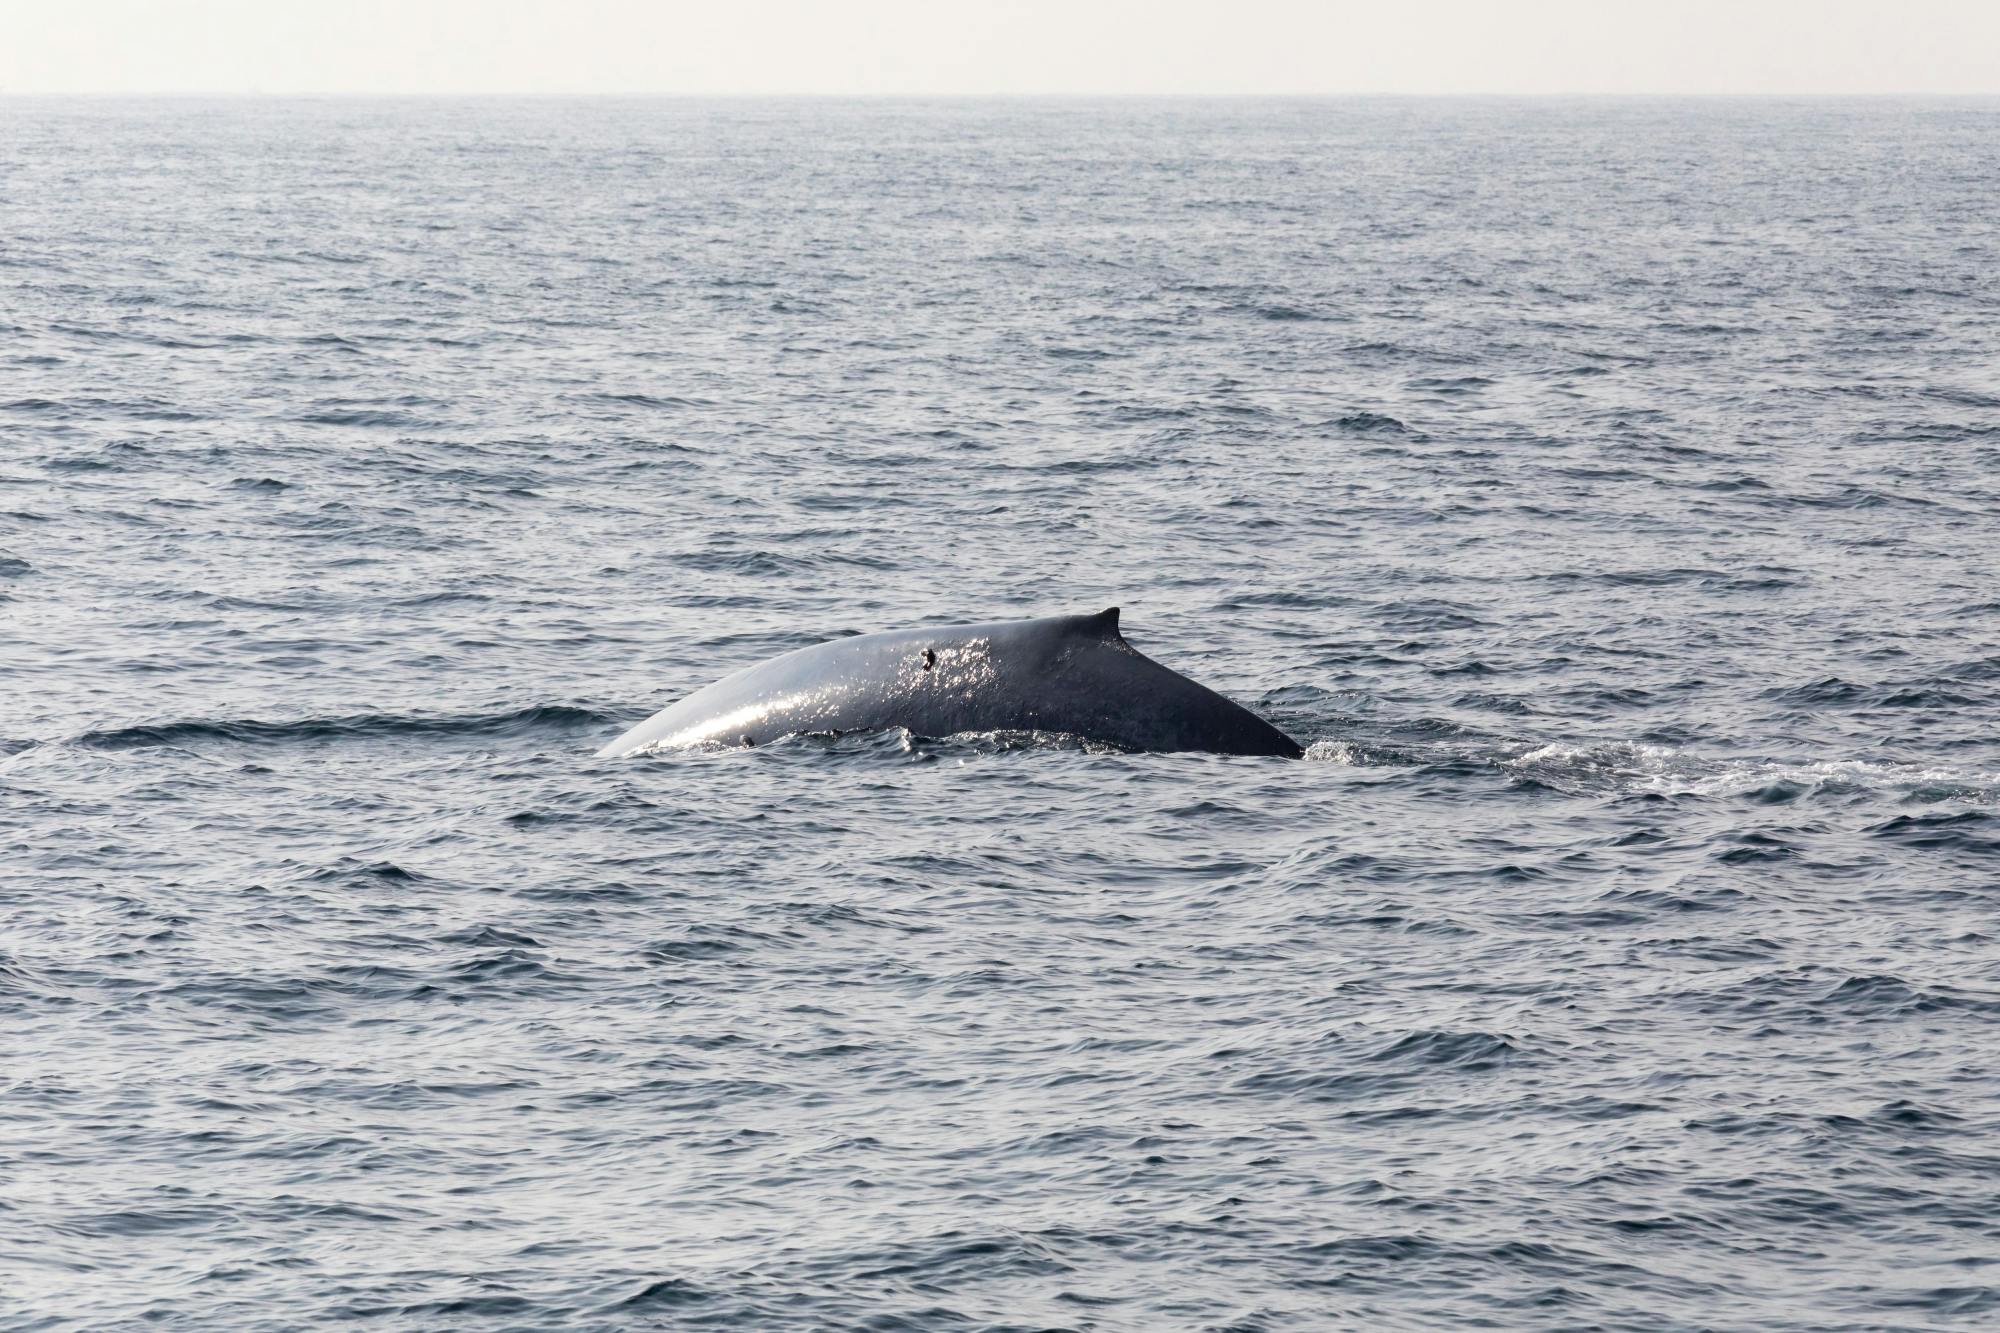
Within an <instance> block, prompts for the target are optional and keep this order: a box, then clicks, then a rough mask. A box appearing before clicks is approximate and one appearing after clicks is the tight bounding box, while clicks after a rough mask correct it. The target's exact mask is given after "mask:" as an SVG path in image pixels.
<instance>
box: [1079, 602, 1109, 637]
mask: <svg viewBox="0 0 2000 1333" xmlns="http://www.w3.org/2000/svg"><path fill="white" fill-rule="evenodd" d="M1077 619H1078V620H1080V621H1082V622H1083V623H1082V625H1081V628H1082V630H1083V632H1084V633H1085V634H1088V635H1090V636H1091V637H1092V638H1096V639H1115V638H1117V637H1118V608H1117V607H1115V606H1107V607H1106V608H1104V610H1102V611H1099V612H1098V613H1097V614H1096V615H1094V616H1078V617H1077Z"/></svg>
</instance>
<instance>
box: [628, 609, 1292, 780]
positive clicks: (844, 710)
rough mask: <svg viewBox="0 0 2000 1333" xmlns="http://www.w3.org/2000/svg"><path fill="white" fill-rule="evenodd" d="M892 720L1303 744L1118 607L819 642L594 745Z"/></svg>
mask: <svg viewBox="0 0 2000 1333" xmlns="http://www.w3.org/2000/svg"><path fill="white" fill-rule="evenodd" d="M892 727H903V728H906V729H908V730H909V731H912V732H914V733H916V734H918V735H921V736H951V735H956V734H958V733H961V732H983V731H1048V732H1063V733H1068V734H1071V735H1075V736H1080V737H1082V738H1084V739H1086V740H1093V741H1100V742H1103V743H1106V744H1111V745H1118V746H1123V747H1125V748H1127V749H1132V750H1159V751H1177V750H1203V751H1209V752H1213V753H1220V754H1258V755H1285V756H1289V757H1293V758H1296V757H1298V756H1299V754H1300V753H1301V751H1300V749H1299V746H1298V744H1297V743H1296V742H1294V741H1293V740H1292V739H1291V737H1289V736H1287V735H1285V734H1284V733H1283V732H1281V731H1279V730H1278V729H1277V728H1276V727H1273V726H1272V725H1271V724H1270V723H1268V722H1266V721H1264V720H1263V719H1262V718H1260V717H1258V716H1257V715H1256V714H1255V713H1252V712H1250V711H1249V710H1248V709H1246V708H1243V707H1242V706H1240V705H1238V704H1236V703H1233V702H1231V701H1230V700H1228V699H1225V698H1224V697H1222V696H1221V695H1219V694H1217V693H1215V691H1213V690H1210V689H1207V688H1206V687H1204V686H1201V685H1198V684H1196V683H1195V682H1194V681H1191V680H1189V679H1188V678H1187V677H1185V676H1183V675H1181V674H1179V673H1178V672H1175V671H1172V670H1170V669H1168V668H1167V667H1164V666H1161V665H1160V664H1159V663H1158V662H1155V661H1153V660H1152V659H1151V658H1149V657H1146V656H1145V655H1143V654H1142V653H1140V652H1139V651H1138V650H1137V649H1135V648H1133V647H1132V646H1131V645H1130V644H1129V643H1127V642H1125V639H1124V638H1123V636H1122V635H1120V634H1119V632H1118V608H1117V607H1112V608H1110V609H1109V610H1106V611H1101V612H1098V613H1097V614H1096V615H1087V616H1050V617H1047V618H1044V619H1040V620H1016V621H999V622H995V623H991V624H980V625H952V626H945V627H939V628H930V629H912V630H890V631H887V632H885V633H880V634H861V635H855V636H853V637H851V638H844V639H834V640H831V641H829V642H827V643H820V644H814V645H813V646H812V647H810V648H801V649H798V650H797V651H794V652H789V653H785V654H783V655H782V656H779V657H774V658H772V659H771V660H769V661H768V662H763V663H760V664H759V665H757V666H753V667H749V668H747V669H745V670H743V671H739V672H737V673H736V674H735V675H732V676H727V677H724V678H723V679H722V680H719V681H717V682H715V684H713V685H710V686H708V687H706V688H705V689H701V690H697V691H696V692H695V693H693V694H691V695H689V696H688V697H687V698H685V699H682V700H681V701H680V702H679V703H676V704H672V705H670V706H669V707H667V708H665V709H662V710H661V711H660V712H658V713H656V714H655V715H654V716H652V717H651V718H648V719H647V720H646V721H644V722H642V723H640V724H639V725H638V726H636V727H634V728H632V729H631V730H630V731H628V732H626V733H625V734H624V735H622V736H620V737H619V738H618V739H617V740H615V741H613V742H611V744H609V745H607V746H605V747H604V749H603V750H601V751H599V754H600V755H601V756H604V757H614V756H619V755H629V754H634V753H639V752H643V751H648V750H655V749H667V748H674V747H679V746H687V745H700V744H707V743H719V744H725V745H762V744H765V743H766V742H768V741H772V740H776V739H777V738H778V737H780V736H784V735H789V734H792V733H795V732H851V731H864V732H865V731H884V730H888V729H889V728H892Z"/></svg>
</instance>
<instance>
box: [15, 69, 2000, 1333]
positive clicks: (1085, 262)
mask: <svg viewBox="0 0 2000 1333" xmlns="http://www.w3.org/2000/svg"><path fill="white" fill-rule="evenodd" d="M1997 189H2000V103H1994V102H1981V101H1956V102H1901V101H1857V102H1791V101H1750V102H1731V101H1704V102H1651V101H1618V102H1561V101H1492V102H1485V101H1442V102H1429V101H1414V102H1400V101H1367V102H1338V101H1334V102H1277V101H1272V102H1262V101H1229V102H1214V103H1204V102H1142V101H1132V102H1104V103H1070V102H1053V101H1016V102H931V103H926V102H758V101H732V102H617V101H574V102H572V101H484V102H482V101H462V102H424V101H412V102H398V101H317V102H314V101H297V102H277V101H261V100H239V101H218V102H204V101H187V100H182V101H164V102H123V101H89V100H83V101H54V100H48V101H39V100H14V101H7V102H0V850H3V851H4V857H0V1324H4V1326H5V1327H6V1328H9V1329H16V1328H18V1329H79V1330H80V1329H105V1328H117V1327H123V1326H138V1325H141V1324H144V1325H148V1326H166V1327H188V1328H204V1329H213V1328H244V1329H252V1328H254V1329H290V1328H297V1327H300V1326H302V1325H309V1324H315V1323H320V1322H332V1321H337V1320H350V1319H356V1318H359V1319H362V1320H364V1321H365V1322H366V1323H367V1324H369V1325H372V1326H377V1327H385V1328H413V1329H415V1328H438V1327H456V1326H477V1327H495V1328H501V1327H505V1328H522V1329H532V1328H551V1327H564V1328H622V1327H632V1326H657V1327H699V1326H715V1327H727V1328H732V1329H738V1328H741V1329H749V1328H756V1329H775V1328H799V1329H822V1328H826V1329H838V1328H870V1329H926V1330H928V1329H941V1328H955V1327H966V1328H1012V1329H1031V1328H1071V1329H1100V1330H1151V1329H1160V1328H1215V1329H1224V1328H1227V1329H1240V1330H1261V1329H1274V1330H1275V1329H1305V1328H1327V1327H1340V1326H1348V1327H1369V1328H1411V1329H1419V1328H1437V1327H1442V1326H1468V1325H1483V1326H1488V1327H1572V1328H1586V1327H1618V1328H1648V1329H1650V1328H1659V1329H1666V1328H1686V1327H1691V1326H1708V1327H1733V1328H1763V1329H1780V1328H1783V1329H1806V1328H1824V1327H1832V1326H1838V1327H1851V1328H1897V1329H1904V1328H1909V1329H1916V1328H1935V1327H1945V1326H1973V1325H1980V1324H1990V1323H1992V1322H1993V1321H1995V1320H1996V1319H2000V1271H1996V1263H2000V1185H1996V1181H2000V1070H1996V1068H1995V1067H1994V1066H1995V1060H1996V1056H2000V925H1997V924H1996V917H1995V908H1996V904H1997V903H2000V739H1996V736H1995V731H1994V717H1995V705H1996V703H2000V482H1996V478H2000V289H1996V279H1995V275H1996V274H2000V231H1997V230H1996V228H1995V226H1994V215H1993V209H1994V200H1995V197H1996V190H1997ZM1114 604H1116V605H1119V606H1122V607H1123V608H1124V625H1125V632H1126V634H1127V637H1128V638H1129V639H1130V640H1131V641H1132V642H1133V643H1134V644H1135V645H1136V646H1137V647H1139V648H1140V649H1141V650H1142V651H1144V652H1147V653H1148V654H1150V655H1152V656H1154V657H1156V658H1158V659H1160V660H1162V661H1164V662H1166V663H1167V664H1169V665H1171V666H1173V667H1175V668H1177V669H1179V670H1182V671H1184V672H1186V673H1188V674H1190V675H1192V676H1193V677H1195V678H1196V679H1198V680H1201V681H1202V682H1204V683H1205V684H1208V685H1210V686H1213V687H1215V688H1217V689H1220V690H1222V691H1224V692H1226V693H1228V694H1229V695H1231V696H1232V697H1234V698H1236V699H1238V700H1240V701H1242V702H1244V703H1245V704H1247V705H1249V706H1251V707H1253V708H1255V709H1257V710H1258V711H1260V712H1261V713H1263V714H1264V715H1265V716H1267V717H1269V718H1271V719H1272V720H1274V721H1275V722H1277V723H1278V724H1279V725H1280V726H1282V727H1284V728H1286V729H1287V730H1288V731H1290V732H1291V733H1292V734H1294V735H1296V736H1298V737H1299V738H1300V739H1301V740H1302V741H1304V742H1307V743H1309V746H1310V750H1309V755H1308V758H1307V759H1306V760H1305V761H1304V762H1288V761H1281V760H1259V759H1240V758H1220V757H1204V756H1198V755H1126V754H1120V753H1102V752H1096V751H1093V750H1089V749H1085V748H1083V747H1081V746H1079V745H1077V744H1075V743H1074V742H1072V741H1067V740H1065V739H1064V738H1061V737H1039V738H1029V739H1027V740H1023V739H1021V738H1019V737H1004V736H983V737H982V736H974V737H958V738H931V737H914V736H908V735H903V734H900V733H895V734H887V735H876V736H848V737H844V738H840V739H838V740H829V739H826V738H800V739H795V740H792V741H787V742H783V743H779V744H776V745H772V746H768V747H759V748H757V749H755V750H750V751H724V752H716V753H698V754H682V755H674V756H668V757H662V758H657V759H651V760H641V761H633V762H607V761H598V760H594V759H593V758H591V753H592V751H593V750H594V749H595V748H596V747H597V746H599V745H601V744H602V743H603V742H605V741H606V740H608V739H609V738H610V737H611V736H612V735H614V734H616V732H617V731H618V730H620V729H621V728H622V727H624V726H626V725H628V724H629V723H631V722H633V721H636V720H637V719H639V718H641V717H643V716H645V715H646V714H648V713H649V712H651V711H653V710H654V709H656V708H658V707H659V706H661V705H662V704H664V703H666V702H669V701H671V700H672V699H674V698H676V697H678V696H679V695H681V694H683V693H685V692H687V691H689V690H691V689H694V688H697V687H699V686H701V685H703V684H706V683H707V682H709V681H711V680H714V679H715V678H717V677H719V676H721V675H723V674H725V673H727V672H729V671H732V670H734V669H737V668H739V667H742V666H744V665H747V664H750V663H753V662H756V661H759V660H761V659H763V658H765V657H767V656H770V655H772V654H774V653H778V652H781V651H784V650H787V649H790V648H794V647H798V646H801V645H805V644H809V643H813V642H816V641H818V640H821V639H824V638H828V637H831V636H834V635H838V634H844V633H850V632H857V631H868V630H877V629H890V628H898V627H905V626H913V625H921V624H927V623H938V624H948V623H954V622H963V621H972V620H987V619H1002V618H1010V617H1014V616H1031V615H1047V614H1062V613H1076V612H1086V611H1096V610H1099V609H1101V608H1103V607H1105V606H1110V605H1114Z"/></svg>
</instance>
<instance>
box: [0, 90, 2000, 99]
mask: <svg viewBox="0 0 2000 1333" xmlns="http://www.w3.org/2000/svg"><path fill="white" fill-rule="evenodd" d="M29 97H92V98H113V97H155V98H178V97H186V98H196V97H212V98H241V99H245V100H249V99H254V98H287V97H295V98H355V99H368V98H380V99H389V98H436V99H439V100H446V99H465V100H471V99H475V98H498V97H509V98H576V99H604V100H610V99H615V98H623V99H641V98H644V99H653V100H659V101H696V100H732V99H742V100H749V99H762V100H767V101H776V100H786V99H791V100H798V101H808V100H811V101H926V100H929V101H993V100H1003V99H1007V100H1019V101H1031V100H1056V99H1072V100H1085V99H1088V100H1097V101H1118V100H1138V99H1142V98H1143V99H1151V100H1156V101H1166V100H1186V101H1271V102H1276V101H1333V100H1361V99H1406V100H1418V99H1421V100H1429V101H1449V100H1470V99H1475V98H1481V99H1494V98H1507V99H1514V100H1522V101H1527V100H1533V99H1538V98H1550V99H1554V98H1568V99H1579V98H1601V99H1604V100H1607V101H1610V100H1638V99H1643V98H1686V99H1690V100H1694V99H1706V100H1723V99H1744V100H1749V99H1781V98H1844V99H1853V100H1857V101H1858V100H1868V99H1882V100H1887V99H1895V98H1939V99H1955V100H1956V99H1964V100H1971V99H1979V98H1990V99H2000V89H1992V90H1965V89H1950V90H1938V89H1908V90H1892V91H1868V92H1863V91H1852V90H1849V91H1837V90H1822V89H1797V90H1782V91H1779V90H1758V91H1749V92H1743V91H1717V90H1713V89H1707V90H1690V89H1640V90H1635V91H1621V92H1605V91H1602V90H1594V91H1587V90H1559V89H1544V90H1538V91H1534V92H1523V91H1518V90H1515V91H1508V90H1498V89H1495V90H1460V91H1451V92H1438V91H1429V92H1416V91H1391V90H1379V89H1378V90H1370V91H1345V92H1323V91H1322V92H1270V91H1256V92H1186V91H1137V92H1135V91H1123V92H1105V91H1072V90H1037V91H1032V92H1023V91H987V92H940V91H931V92H913V91H895V92H855V91H835V90H827V91H784V92H780V91H768V90H751V89H734V90H727V91H703V92H683V91H662V90H612V91H607V90H604V89H537V90H524V89H505V88H500V89H480V90H468V89H453V90H438V89H398V90H383V89H356V88H347V89H281V90H276V91H273V90H267V89H261V88H129V89H112V88H66V89H27V90H21V89H11V88H0V98H29Z"/></svg>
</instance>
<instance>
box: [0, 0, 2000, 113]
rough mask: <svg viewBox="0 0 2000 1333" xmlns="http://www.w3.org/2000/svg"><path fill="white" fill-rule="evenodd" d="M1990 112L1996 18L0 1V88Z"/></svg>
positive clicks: (1528, 6) (593, 2)
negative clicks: (1980, 102)
mask: <svg viewBox="0 0 2000 1333" xmlns="http://www.w3.org/2000/svg"><path fill="white" fill-rule="evenodd" d="M66 92H95V93H203V92H221V93H245V92H263V93H663V94H714V93H864V94H867V93H873V94H979V93H1196V94H1217V93H1224V94H1229V93H1331V94H1340V93H1989V94H1991V93H2000V0H1883V2H1882V3H1860V2H1859V0H1483V2H1482V0H1362V2H1359V3H1350V2H1349V0H1318V2H1317V3H1314V2H1313V0H823V2H815V0H702V2H699V3H697V2H694V0H0V93H66Z"/></svg>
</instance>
